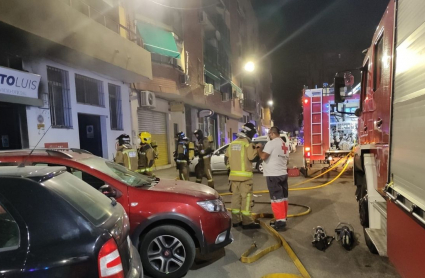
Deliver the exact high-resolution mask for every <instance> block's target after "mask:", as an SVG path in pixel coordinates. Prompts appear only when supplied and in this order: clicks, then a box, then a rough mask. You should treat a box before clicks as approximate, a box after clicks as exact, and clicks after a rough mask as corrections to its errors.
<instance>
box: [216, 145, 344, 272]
mask: <svg viewBox="0 0 425 278" xmlns="http://www.w3.org/2000/svg"><path fill="white" fill-rule="evenodd" d="M351 155H352V153H349V154H348V155H347V156H345V157H344V158H345V161H344V163H343V165H344V164H345V165H344V166H343V168H342V170H341V172H340V173H339V174H338V175H337V176H336V177H335V178H333V179H332V180H330V181H328V182H326V183H324V184H321V185H317V186H311V187H302V188H289V191H299V190H312V189H319V188H323V187H325V186H327V185H329V184H331V183H333V182H334V181H336V180H337V179H338V178H339V177H340V176H341V175H342V174H343V173H344V172H345V170H346V169H347V167H348V161H349V158H350V156H351ZM344 158H342V159H340V160H339V161H338V162H336V163H335V164H334V165H332V167H330V168H329V169H327V170H326V171H325V172H323V173H321V174H320V175H317V176H315V177H313V178H311V179H308V180H306V181H303V182H300V183H297V184H294V185H291V187H294V186H299V185H301V184H305V183H307V182H310V181H312V180H315V179H317V178H319V177H321V176H323V175H325V174H326V173H328V172H330V171H332V170H333V169H335V168H336V167H338V165H340V164H341V163H342V161H343V159H344ZM262 193H269V191H268V190H261V191H254V192H253V194H262ZM229 195H232V193H221V194H220V196H229ZM288 205H290V206H298V207H303V208H305V209H306V210H305V211H303V212H301V213H297V214H290V215H288V216H287V217H288V218H291V217H300V216H304V215H307V214H309V213H310V212H311V208H310V207H309V206H306V205H299V204H292V203H289V204H288ZM228 210H230V209H228ZM252 217H253V219H254V220H258V221H259V223H260V225H261V227H263V228H264V229H266V230H267V231H268V232H269V233H270V234H271V235H272V236H273V237H274V238H275V239H276V241H277V243H275V244H274V245H272V246H269V247H267V248H265V249H263V250H261V251H258V252H257V253H256V254H255V255H253V256H250V254H251V253H252V252H254V250H256V249H257V245H256V244H255V242H254V243H253V244H252V245H251V247H250V248H248V249H247V250H246V251H245V252H244V253H242V255H241V258H240V260H241V262H243V263H248V264H249V263H253V262H255V261H257V260H259V259H260V258H262V257H263V256H265V255H266V254H268V253H270V252H272V251H274V250H277V249H279V248H280V246H283V248H284V249H285V251H286V252H287V254H288V255H289V257H290V258H291V260H292V262H293V263H294V265H295V266H296V267H297V269H298V271H299V272H300V274H301V275H297V274H289V273H273V274H267V275H265V276H263V278H295V277H302V278H309V277H311V276H310V274H309V273H308V271H307V270H306V269H305V267H304V265H303V264H302V263H301V261H300V260H299V258H298V257H297V255H296V254H295V252H294V250H292V248H291V247H290V246H289V244H288V242H287V241H286V240H285V238H284V237H283V236H282V235H281V234H280V233H278V232H277V231H276V230H275V229H273V228H272V227H271V226H270V225H268V224H267V223H265V222H264V221H262V220H261V219H260V218H270V219H271V220H273V219H274V216H273V213H252Z"/></svg>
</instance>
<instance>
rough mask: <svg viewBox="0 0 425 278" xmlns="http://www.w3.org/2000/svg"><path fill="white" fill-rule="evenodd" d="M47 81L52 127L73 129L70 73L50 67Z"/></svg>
mask: <svg viewBox="0 0 425 278" xmlns="http://www.w3.org/2000/svg"><path fill="white" fill-rule="evenodd" d="M47 80H48V87H49V88H48V90H49V103H50V119H51V122H52V126H53V127H57V128H72V117H71V103H70V98H69V78H68V72H67V71H65V70H61V69H57V68H54V67H49V66H48V67H47Z"/></svg>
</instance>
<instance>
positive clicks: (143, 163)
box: [137, 131, 155, 176]
mask: <svg viewBox="0 0 425 278" xmlns="http://www.w3.org/2000/svg"><path fill="white" fill-rule="evenodd" d="M139 137H140V148H139V150H138V155H139V169H138V170H137V172H139V173H141V174H144V175H147V176H152V166H153V164H154V161H155V155H154V151H153V148H152V146H151V142H152V136H151V134H150V133H149V132H145V131H144V132H141V133H140V134H139Z"/></svg>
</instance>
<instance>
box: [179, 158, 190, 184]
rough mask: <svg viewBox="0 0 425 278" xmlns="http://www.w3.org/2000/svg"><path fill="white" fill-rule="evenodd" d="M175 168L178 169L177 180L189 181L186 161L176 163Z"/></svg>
mask: <svg viewBox="0 0 425 278" xmlns="http://www.w3.org/2000/svg"><path fill="white" fill-rule="evenodd" d="M177 168H178V169H179V180H183V181H188V180H189V166H188V163H187V161H186V160H181V161H177Z"/></svg>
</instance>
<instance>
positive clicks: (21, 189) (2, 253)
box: [0, 166, 143, 278]
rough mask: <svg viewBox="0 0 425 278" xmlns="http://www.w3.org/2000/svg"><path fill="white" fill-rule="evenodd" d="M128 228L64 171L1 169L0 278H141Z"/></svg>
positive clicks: (119, 212) (110, 206)
mask: <svg viewBox="0 0 425 278" xmlns="http://www.w3.org/2000/svg"><path fill="white" fill-rule="evenodd" d="M129 228H130V225H129V221H128V217H127V214H126V213H125V211H124V209H123V208H122V206H121V205H120V204H118V203H117V202H116V201H115V200H113V199H110V198H108V197H106V196H105V195H103V194H102V193H100V192H98V191H97V190H96V189H94V188H92V187H91V186H87V184H85V183H84V182H83V181H82V180H80V179H79V178H77V177H75V176H73V175H72V174H70V173H68V172H66V171H65V168H63V167H44V166H43V167H36V166H35V167H34V166H30V167H22V168H18V167H0V277H5V278H9V277H28V278H31V277H62V278H64V277H79V278H82V277H96V278H97V277H99V278H103V277H105V278H106V277H108V278H128V277H131V278H136V277H137V278H139V277H142V276H143V271H142V265H141V261H140V257H139V254H138V252H137V250H136V249H135V248H134V247H133V245H132V244H131V242H130V239H129V237H128V234H129Z"/></svg>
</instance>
